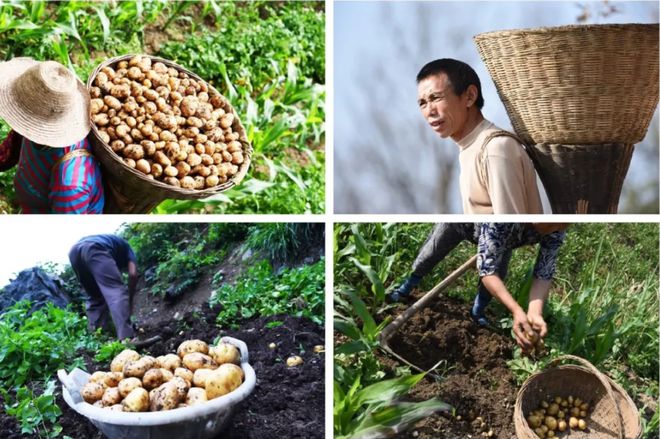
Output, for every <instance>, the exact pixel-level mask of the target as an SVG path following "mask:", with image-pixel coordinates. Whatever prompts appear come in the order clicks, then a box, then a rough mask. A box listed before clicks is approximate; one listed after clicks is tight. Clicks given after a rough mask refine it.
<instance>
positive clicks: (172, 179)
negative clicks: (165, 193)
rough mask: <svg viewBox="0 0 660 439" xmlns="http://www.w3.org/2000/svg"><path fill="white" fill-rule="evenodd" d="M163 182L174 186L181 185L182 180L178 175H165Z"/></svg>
mask: <svg viewBox="0 0 660 439" xmlns="http://www.w3.org/2000/svg"><path fill="white" fill-rule="evenodd" d="M163 183H165V184H169V185H170V186H174V187H181V182H179V179H178V178H176V177H165V178H164V179H163Z"/></svg>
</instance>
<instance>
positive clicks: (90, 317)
mask: <svg viewBox="0 0 660 439" xmlns="http://www.w3.org/2000/svg"><path fill="white" fill-rule="evenodd" d="M85 253H86V248H85V245H84V244H81V245H75V246H74V247H73V248H72V249H71V251H70V252H69V261H70V262H71V268H73V271H74V272H75V273H76V277H77V278H78V281H80V284H81V285H82V287H83V289H84V290H85V292H86V293H87V299H86V301H85V312H86V314H87V328H88V329H89V330H90V331H92V332H93V331H96V330H97V329H98V328H103V329H104V330H108V329H109V328H110V322H109V320H108V316H109V314H110V310H109V309H108V305H107V304H106V303H105V300H104V299H103V294H101V290H99V287H98V285H97V284H96V281H95V280H94V276H93V275H92V273H91V272H90V271H89V269H88V268H87V263H86V261H85Z"/></svg>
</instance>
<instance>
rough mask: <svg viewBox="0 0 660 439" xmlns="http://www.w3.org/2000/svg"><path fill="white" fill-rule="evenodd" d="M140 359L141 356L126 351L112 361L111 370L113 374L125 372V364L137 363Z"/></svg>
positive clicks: (132, 351)
mask: <svg viewBox="0 0 660 439" xmlns="http://www.w3.org/2000/svg"><path fill="white" fill-rule="evenodd" d="M139 359H140V354H138V353H137V352H135V351H134V350H132V349H124V350H123V351H121V352H120V353H119V354H117V356H116V357H115V358H114V359H113V360H112V363H110V370H111V371H112V372H123V370H124V364H126V363H127V362H129V361H136V360H139Z"/></svg>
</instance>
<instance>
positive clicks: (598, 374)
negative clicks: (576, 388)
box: [551, 355, 624, 439]
mask: <svg viewBox="0 0 660 439" xmlns="http://www.w3.org/2000/svg"><path fill="white" fill-rule="evenodd" d="M562 360H571V361H575V362H576V363H580V365H582V366H584V367H586V368H587V369H589V371H590V372H591V373H593V374H594V375H595V376H596V378H598V380H599V381H600V383H601V384H602V385H603V387H604V388H605V392H606V393H607V396H608V397H609V398H610V399H611V400H612V402H613V403H614V408H615V409H616V415H617V416H616V423H617V426H618V427H619V439H624V430H623V418H622V416H621V410H620V409H619V404H617V402H616V398H615V397H614V392H613V391H612V386H610V383H609V382H608V379H609V378H608V377H607V375H605V374H604V373H603V372H601V371H599V370H598V369H597V368H596V366H594V365H593V364H591V363H590V362H589V361H587V360H585V359H584V358H581V357H577V356H575V355H560V356H559V357H557V358H555V359H554V360H552V362H551V365H556V364H557V363H559V362H560V361H562Z"/></svg>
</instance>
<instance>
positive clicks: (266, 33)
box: [0, 0, 325, 214]
mask: <svg viewBox="0 0 660 439" xmlns="http://www.w3.org/2000/svg"><path fill="white" fill-rule="evenodd" d="M0 35H1V37H0V60H10V59H12V58H14V57H19V56H29V57H32V58H34V59H37V60H55V61H58V62H60V63H62V64H64V65H65V66H68V67H70V68H71V69H73V70H75V71H76V72H77V74H78V76H79V78H80V79H81V80H82V81H83V82H86V81H87V79H88V77H89V75H90V73H91V72H92V71H93V70H94V68H95V67H96V66H98V65H99V64H100V63H102V62H103V61H105V60H107V59H108V58H111V57H115V56H119V55H124V54H140V53H142V54H148V55H154V56H159V57H162V58H165V59H168V60H171V61H173V62H175V63H177V64H179V65H181V66H183V67H184V68H186V69H188V70H190V71H192V72H194V73H195V74H197V75H198V76H200V77H201V78H202V79H204V80H205V81H208V82H209V83H210V84H212V85H213V86H214V87H215V88H216V89H217V90H218V91H219V92H220V93H221V94H222V95H224V96H225V97H226V98H227V99H228V101H229V103H230V104H231V105H232V106H233V107H234V109H235V110H236V112H237V114H238V115H239V118H240V120H241V122H242V123H243V125H244V127H245V130H246V134H247V138H248V140H249V142H250V143H251V145H252V148H253V150H254V153H253V155H252V162H251V166H250V169H249V171H248V174H247V177H246V178H245V179H244V180H243V181H242V183H240V184H239V185H238V186H237V187H235V188H232V189H230V190H229V191H226V192H221V193H218V194H215V195H213V196H212V197H209V198H206V199H204V200H165V201H163V202H162V203H160V204H159V205H158V206H157V207H156V208H155V209H154V210H153V212H152V213H158V214H175V213H232V214H242V213H260V214H262V213H279V214H287V213H296V214H303V213H322V212H323V211H324V206H325V203H324V200H325V175H324V174H325V11H324V3H323V2H261V1H257V2H221V1H216V0H209V1H204V2H196V1H181V2H170V1H165V0H155V1H142V0H139V1H126V2H124V1H120V2H115V1H104V2H86V1H83V2H79V1H64V2H46V1H34V2H21V1H16V0H12V1H3V2H0ZM8 132H9V127H8V126H7V125H6V124H5V123H4V122H3V121H2V120H0V139H4V138H5V137H6V135H7V133H8ZM13 176H14V171H13V170H10V171H7V172H4V173H0V212H4V213H17V212H18V211H19V208H18V206H17V203H16V199H15V193H14V189H13Z"/></svg>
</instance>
